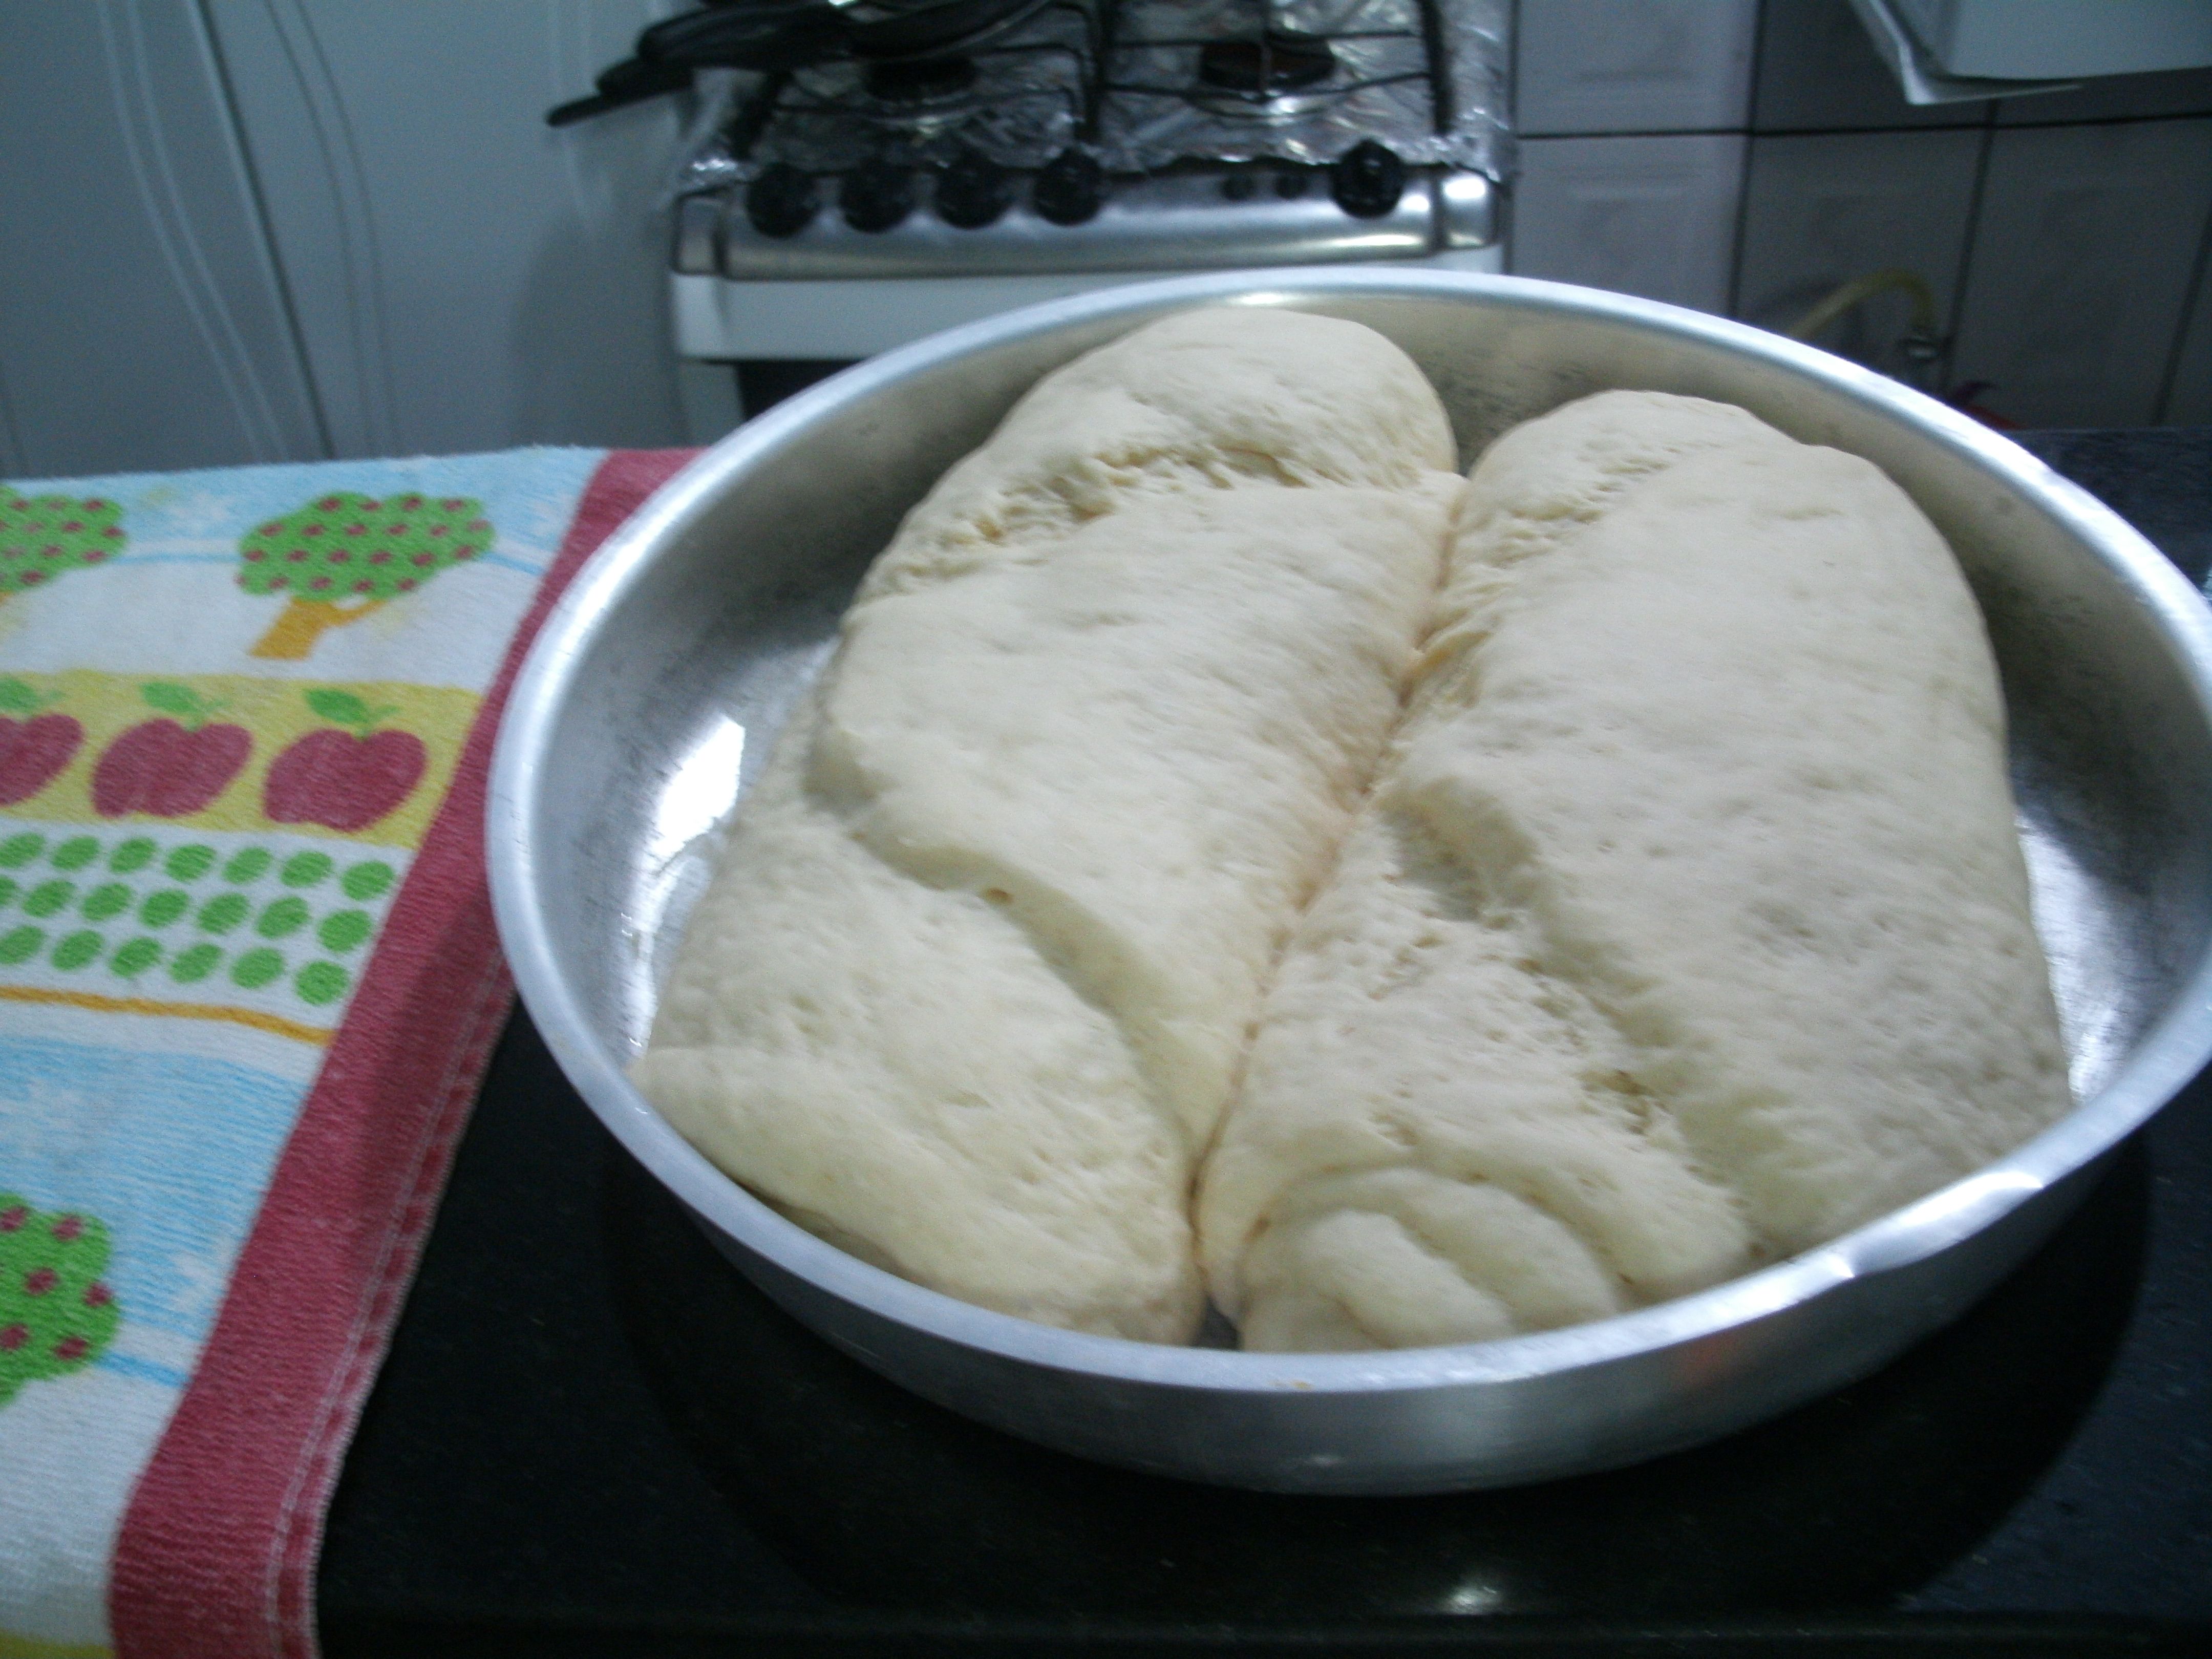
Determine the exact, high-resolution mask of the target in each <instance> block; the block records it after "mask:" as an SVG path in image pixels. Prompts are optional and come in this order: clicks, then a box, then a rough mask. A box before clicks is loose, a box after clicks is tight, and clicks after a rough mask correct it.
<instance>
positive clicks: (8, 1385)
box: [0, 1193, 119, 1406]
mask: <svg viewBox="0 0 2212 1659" xmlns="http://www.w3.org/2000/svg"><path fill="white" fill-rule="evenodd" d="M106 1267H107V1229H106V1228H105V1227H103V1226H102V1225H100V1222H99V1221H98V1220H97V1219H96V1218H94V1217H92V1216H88V1215H81V1214H78V1213H76V1212H74V1211H64V1212H62V1213H61V1214H59V1215H45V1214H42V1213H40V1212H39V1211H37V1210H34V1209H33V1208H32V1207H31V1206H29V1205H28V1204H27V1203H25V1202H24V1201H23V1200H21V1198H19V1197H17V1196H16V1195H15V1194H13V1193H0V1406H4V1405H6V1404H7V1403H8V1402H9V1401H10V1400H13V1399H14V1398H15V1393H16V1390H17V1389H21V1387H22V1386H23V1384H25V1383H33V1382H36V1381H37V1380H38V1379H39V1378H40V1377H42V1376H60V1375H61V1374H62V1373H63V1372H64V1371H74V1370H82V1369H83V1368H84V1367H85V1366H87V1365H89V1364H92V1362H93V1361H94V1359H96V1358H99V1357H100V1350H101V1349H103V1348H105V1347H106V1346H107V1344H108V1342H109V1340H111V1339H112V1337H113V1336H114V1334H115V1322H116V1319H117V1317H118V1311H119V1310H118V1309H117V1307H116V1304H115V1292H114V1291H111V1290H109V1289H108V1288H107V1286H106V1285H104V1284H102V1283H101V1282H100V1274H101V1273H102V1272H104V1271H105V1270H106Z"/></svg>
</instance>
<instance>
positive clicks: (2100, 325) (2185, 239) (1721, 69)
mask: <svg viewBox="0 0 2212 1659" xmlns="http://www.w3.org/2000/svg"><path fill="white" fill-rule="evenodd" d="M1754 13H1755V16H1754ZM1754 24H1755V27H1754ZM1518 27H1519V31H1520V36H1519V38H1520V46H1519V52H1518V57H1517V64H1516V67H1517V76H1518V80H1517V85H1516V116H1517V119H1518V121H1519V125H1520V128H1521V131H1522V133H1523V134H1524V135H1525V137H1524V140H1523V143H1522V156H1523V170H1522V178H1521V179H1520V181H1519V184H1518V185H1517V188H1516V192H1515V196H1514V213H1513V228H1512V234H1511V246H1510V250H1509V254H1508V261H1509V267H1510V269H1512V270H1516V271H1520V272H1522V273H1524V274H1528V275H1533V276H1550V277H1555V278H1559V279H1563V280H1566V281H1571V282H1579V283H1590V284H1592V285H1594V286H1597V287H1603V288H1612V289H1620V290H1622V291H1625V292H1627V293H1632V294H1639V295H1647V296H1650V297H1653V298H1660V299H1667V300H1671V301H1675V302H1677V303H1680V304H1685V305H1691V306H1695V307H1699V308H1701V309H1705V310H1712V311H1721V312H1728V313H1732V314H1735V315H1736V316H1740V317H1742V318H1744V319H1747V320H1749V321H1752V322H1755V323H1758V324H1759V325H1763V326H1766V327H1771V328H1778V329H1784V328H1787V327H1789V326H1790V325H1791V324H1793V323H1794V322H1796V320H1797V319H1799V318H1801V317H1802V316H1803V315H1804V314H1805V313H1807V312H1808V311H1809V310H1810V309H1811V308H1812V307H1813V306H1814V305H1815V304H1816V303H1817V302H1818V301H1820V299H1822V298H1823V297H1824V296H1826V295H1828V294H1830V293H1832V292H1833V291H1834V290H1835V289H1837V288H1838V287H1840V286H1841V285H1842V284H1843V283H1846V282H1848V281H1850V279H1852V278H1854V277H1857V276H1863V275H1867V274H1869V273H1871V272H1873V271H1876V270H1886V269H1902V270H1910V271H1912V272H1915V273H1916V274H1917V275H1919V276H1921V277H1923V279H1924V280H1925V281H1926V282H1927V283H1929V286H1930V287H1931V288H1932V289H1934V291H1935V293H1936V298H1937V301H1938V303H1939V306H1940V307H1941V309H1942V319H1941V321H1942V326H1943V328H1944V329H1945V330H1946V331H1949V333H1950V335H1951V337H1952V340H1953V351H1952V355H1951V359H1950V362H1948V365H1947V368H1948V381H1949V383H1951V384H1954V385H1955V384H1960V383H1964V382H1966V381H1983V382H1987V383H1988V389H1987V390H1986V391H1984V392H1983V393H1982V394H1981V395H1980V398H1979V399H1978V401H1979V402H1980V403H1981V404H1983V405H1984V407H1987V408H1990V409H1992V410H1996V411H1997V412H1999V413H2001V414H2003V415H2006V416H2009V417H2010V418H2012V419H2014V420H2016V421H2019V422H2021V423H2023V424H2041V425H2095V424H2114V425H2124V424H2131V423H2143V422H2157V421H2173V422H2183V421H2199V422H2201V421H2207V420H2212V317H2208V315H2207V312H2208V309H2212V276H2208V275H2207V272H2206V260H2207V249H2208V246H2212V225H2208V222H2207V221H2208V216H2212V213H2209V212H2208V209H2212V71H2205V70H2191V71H2185V72H2179V73H2175V74H2167V75H2148V76H2127V77H2122V78H2117V79H2113V80H2110V81H2105V82H2095V83H2093V84H2091V85H2089V86H2087V87H2084V88H2081V89H2080V90H2079V91H2076V92H2072V93H2061V94H2044V95H2039V96H2035V97H2027V98H2015V99H2007V100H2002V101H1999V102H1996V103H1965V104H1947V105H1941V106H1922V107H1916V106H1911V105H1909V104H1907V103H1905V100H1904V99H1903V97H1902V96H1901V95H1900V94H1899V91H1898V89H1897V86H1896V83H1895V82H1894V80H1893V78H1892V77H1891V76H1890V74H1889V71H1888V70H1887V69H1886V68H1884V67H1883V66H1882V64H1881V62H1880V60H1879V59H1878V58H1876V57H1875V53H1874V49H1873V47H1872V46H1870V45H1869V43H1868V40H1867V38H1866V34H1865V32H1864V30H1863V27H1861V25H1860V23H1859V21H1858V20H1857V18H1856V17H1855V16H1854V15H1852V12H1851V9H1850V3H1849V0H1763V3H1761V4H1758V5H1756V6H1754V5H1753V4H1752V3H1750V0H1741V3H1739V0H1711V3H1708V4H1695V3H1678V0H1521V3H1520V9H1519V21H1518ZM1907 319H1908V302H1907V301H1905V298H1904V297H1903V296H1902V295H1894V294H1893V295H1885V296H1883V297H1881V298H1880V299H1877V300H1875V301H1870V302H1869V303H1868V304H1867V305H1865V306H1863V307H1860V308H1859V309H1858V310H1857V311H1855V312H1853V313H1850V315H1848V316H1846V317H1845V318H1844V319H1842V320H1840V321H1839V322H1838V323H1836V324H1835V325H1832V326H1831V327H1830V328H1829V329H1828V330H1827V331H1825V332H1824V334H1823V335H1822V336H1821V337H1820V343H1821V344H1823V345H1826V346H1827V347H1828V348H1830V349H1833V350H1838V351H1842V352H1844V353H1845V354H1846V355H1849V356H1854V357H1857V358H1859V359H1860V360H1861V361H1863V362H1869V363H1872V364H1873V365H1875V367H1877V368H1882V369H1884V370H1886V371H1887V372H1890V373H1896V372H1899V370H1900V369H1901V368H1903V367H1904V364H1903V362H1901V360H1900V357H1899V352H1898V345H1899V341H1900V339H1901V338H1902V337H1903V334H1904V332H1905V326H1906V322H1907Z"/></svg>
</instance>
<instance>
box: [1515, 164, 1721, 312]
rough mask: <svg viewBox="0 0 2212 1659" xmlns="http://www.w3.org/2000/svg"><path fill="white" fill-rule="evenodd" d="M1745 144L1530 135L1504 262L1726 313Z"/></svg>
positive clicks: (1533, 272) (1526, 271)
mask: <svg viewBox="0 0 2212 1659" xmlns="http://www.w3.org/2000/svg"><path fill="white" fill-rule="evenodd" d="M1743 152H1744V140H1743V138H1742V137H1741V135H1740V134H1735V133H1680V134H1670V135H1668V136H1665V137H1635V138H1532V139H1528V140H1527V141H1526V142H1524V143H1522V146H1521V178H1520V181H1519V183H1518V185H1516V188H1515V191H1514V198H1513V218H1512V228H1511V232H1510V242H1509V245H1508V247H1507V252H1506V263H1507V265H1508V268H1509V269H1510V270H1513V271H1515V272H1516V273H1518V274H1519V275H1521V276H1548V277H1552V278H1554V279H1556V280H1558V281H1560V282H1568V283H1585V284H1587V285H1588V286H1589V287H1592V288H1607V289H1615V290H1617V291H1619V292H1620V293H1623V294H1637V295H1643V296H1644V297H1645V298H1646V299H1652V300H1666V301H1671V302H1672V303H1674V304H1675V305H1681V306H1692V307H1696V308H1697V309H1699V310H1701V311H1718V312H1724V311H1726V310H1727V309H1728V303H1729V276H1730V273H1731V271H1732V270H1733V269H1734V266H1735V221H1736V204H1737V198H1738V193H1739V191H1740V190H1741V184H1742V179H1743Z"/></svg>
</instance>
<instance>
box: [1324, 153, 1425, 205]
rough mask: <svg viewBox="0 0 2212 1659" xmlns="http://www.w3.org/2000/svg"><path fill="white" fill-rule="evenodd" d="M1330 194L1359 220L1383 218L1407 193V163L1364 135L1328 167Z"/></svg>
mask: <svg viewBox="0 0 2212 1659" xmlns="http://www.w3.org/2000/svg"><path fill="white" fill-rule="evenodd" d="M1328 193H1329V194H1330V195H1331V196H1334V197H1336V204H1337V206H1339V207H1340V208H1342V209H1343V210H1345V211H1346V213H1348V214H1350V215H1351V216H1352V217H1353V218H1355V219H1380V218H1381V217H1382V216H1383V215H1384V214H1386V213H1388V212H1389V210H1391V209H1392V208H1394V207H1395V206H1397V205H1398V198H1399V197H1401V196H1402V195H1404V194H1405V193H1406V164H1405V163H1404V162H1403V161H1400V160H1399V159H1398V157H1397V156H1396V155H1395V154H1393V153H1392V152H1391V151H1389V150H1387V149H1383V146H1382V145H1380V144H1378V143H1376V142H1375V141H1374V140H1373V139H1372V138H1364V139H1362V140H1361V141H1360V142H1359V143H1357V144H1354V145H1353V146H1352V148H1351V149H1348V150H1346V151H1345V153H1344V154H1343V155H1340V156H1339V157H1337V160H1336V165H1335V166H1334V167H1331V168H1330V169H1329V170H1328Z"/></svg>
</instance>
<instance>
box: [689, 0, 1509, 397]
mask: <svg viewBox="0 0 2212 1659" xmlns="http://www.w3.org/2000/svg"><path fill="white" fill-rule="evenodd" d="M948 3H950V4H955V5H957V4H961V3H969V4H972V3H973V0H948ZM1509 16H1510V8H1509V3H1508V0H1023V3H1019V4H1015V5H1012V6H1011V7H1007V6H1002V7H1001V8H1000V15H999V16H997V17H996V18H995V19H994V20H992V21H988V22H987V24H986V25H985V26H984V27H981V29H980V30H978V31H976V32H975V33H971V34H970V35H969V37H968V38H967V39H965V40H963V43H962V44H961V45H960V46H959V47H958V48H957V50H939V51H935V52H933V53H931V54H930V55H925V56H920V57H916V56H911V55H900V54H898V53H896V52H892V53H883V54H878V55H869V54H867V53H866V52H861V51H856V50H854V49H853V48H851V47H850V46H833V47H832V48H830V49H829V50H828V51H826V52H824V54H823V56H822V57H821V58H819V59H818V60H817V61H811V62H805V63H799V64H794V65H793V66H791V67H788V68H782V69H777V70H770V71H764V72H763V71H727V72H725V73H723V74H722V75H720V76H719V77H718V80H717V83H716V84H714V86H712V87H710V88H706V89H707V90H708V98H707V100H706V102H705V110H704V113H703V118H702V121H701V122H699V123H698V124H697V125H696V126H695V129H694V132H695V138H694V142H693V144H692V147H691V150H690V155H688V157H687V158H686V160H685V161H684V166H683V168H682V170H681V173H680V175H679V183H678V191H679V194H678V202H677V211H676V238H675V253H674V264H675V269H676V270H677V271H678V273H679V276H697V277H720V278H725V279H732V280H735V281H738V282H740V283H763V282H775V281H779V280H785V281H790V280H800V281H805V280H831V281H835V280H837V279H845V278H867V279H882V278H887V277H905V278H934V277H945V276H994V277H1005V276H1013V275H1026V276H1063V277H1066V276H1077V277H1092V276H1094V274H1097V273H1113V274H1115V275H1116V276H1120V275H1124V274H1128V273H1138V272H1152V271H1171V270H1192V269H1199V268H1233V267H1252V266H1267V265H1280V264H1306V263H1313V262H1318V261H1334V260H1345V259H1377V258H1395V259H1408V258H1428V257H1431V256H1437V255H1443V254H1449V253H1451V252H1457V251H1466V250H1475V249H1486V248H1489V247H1491V246H1492V245H1493V244H1494V243H1495V242H1496V240H1497V238H1498V182H1499V181H1500V180H1501V179H1503V178H1504V176H1505V174H1506V172H1507V170H1508V168H1509V167H1510V134H1509V131H1508V129H1507V126H1506V122H1505V107H1506V70H1507V63H1508V51H1509V40H1508V21H1509ZM1455 263H1457V262H1456V261H1455ZM1082 285H1088V283H1084V284H1082ZM1024 297H1028V296H1024ZM695 308H696V307H695ZM679 309H680V307H679ZM695 355H714V354H711V353H705V352H701V353H696V354H695Z"/></svg>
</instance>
